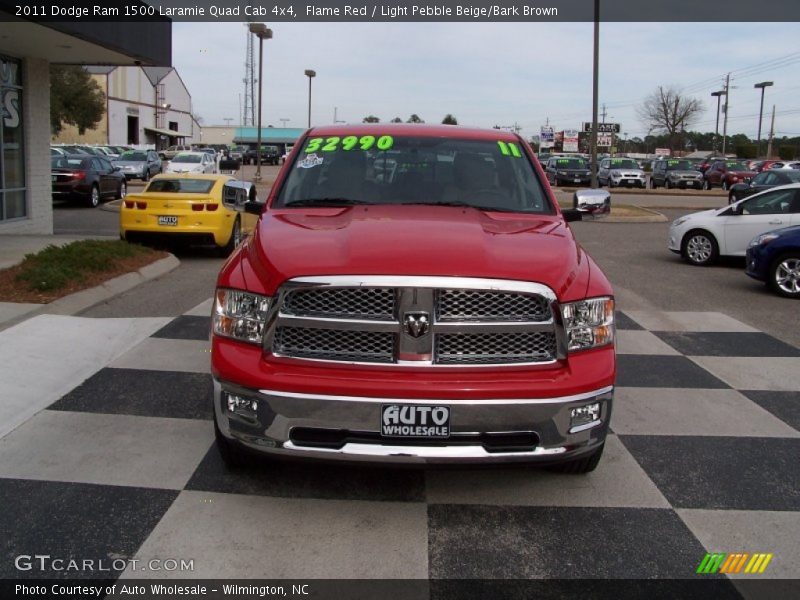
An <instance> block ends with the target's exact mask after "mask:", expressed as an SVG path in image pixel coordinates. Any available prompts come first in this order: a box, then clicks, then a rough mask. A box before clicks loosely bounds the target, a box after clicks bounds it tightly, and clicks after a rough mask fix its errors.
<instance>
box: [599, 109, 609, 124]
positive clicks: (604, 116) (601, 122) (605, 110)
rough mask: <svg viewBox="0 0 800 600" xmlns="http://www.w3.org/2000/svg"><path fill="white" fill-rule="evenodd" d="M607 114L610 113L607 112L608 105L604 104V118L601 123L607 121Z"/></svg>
mask: <svg viewBox="0 0 800 600" xmlns="http://www.w3.org/2000/svg"><path fill="white" fill-rule="evenodd" d="M606 114H608V113H607V112H606V105H605V104H603V120H602V121H600V122H601V123H605V122H606Z"/></svg>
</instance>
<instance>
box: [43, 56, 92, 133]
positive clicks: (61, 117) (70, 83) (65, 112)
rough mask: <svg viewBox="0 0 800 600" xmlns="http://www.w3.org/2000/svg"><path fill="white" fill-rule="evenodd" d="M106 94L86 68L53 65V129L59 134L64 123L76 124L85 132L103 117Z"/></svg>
mask: <svg viewBox="0 0 800 600" xmlns="http://www.w3.org/2000/svg"><path fill="white" fill-rule="evenodd" d="M105 109H106V97H105V94H104V93H103V90H102V89H100V86H99V85H98V84H97V82H96V81H95V80H94V79H92V76H91V75H89V73H87V72H86V70H85V69H84V68H83V67H80V66H77V65H51V66H50V129H51V130H52V133H53V135H58V134H59V133H61V130H62V129H63V128H64V125H74V126H75V127H77V128H78V133H79V134H80V135H83V134H84V133H85V132H86V130H87V129H91V128H93V127H94V126H95V125H97V124H98V123H99V122H100V119H102V118H103V114H104V113H105Z"/></svg>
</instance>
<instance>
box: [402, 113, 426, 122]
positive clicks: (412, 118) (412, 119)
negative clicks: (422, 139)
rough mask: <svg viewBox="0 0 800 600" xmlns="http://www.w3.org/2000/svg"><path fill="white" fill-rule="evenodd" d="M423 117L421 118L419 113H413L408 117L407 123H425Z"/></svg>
mask: <svg viewBox="0 0 800 600" xmlns="http://www.w3.org/2000/svg"><path fill="white" fill-rule="evenodd" d="M424 122H425V121H423V120H422V119H420V118H419V115H411V116H410V117H408V121H406V123H424Z"/></svg>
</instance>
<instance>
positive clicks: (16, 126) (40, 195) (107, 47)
mask: <svg viewBox="0 0 800 600" xmlns="http://www.w3.org/2000/svg"><path fill="white" fill-rule="evenodd" d="M13 6H14V5H13V3H10V2H7V1H6V0H0V21H2V32H1V33H0V107H1V108H2V119H0V234H51V233H52V232H53V207H52V196H51V181H50V180H51V176H50V141H51V132H50V93H49V90H50V74H49V73H50V64H53V63H58V64H78V65H107V66H124V65H128V66H139V65H142V66H153V67H170V66H171V60H172V24H171V22H170V21H167V20H164V21H157V22H147V23H137V22H127V23H102V24H100V23H86V22H64V23H45V22H40V21H36V20H24V19H17V18H15V17H13V16H12V14H13V11H14V8H13ZM169 70H170V71H172V70H171V69H169ZM142 108H143V107H142ZM176 118H177V117H176ZM126 123H127V121H126ZM140 123H141V124H142V126H143V125H144V123H143V120H142V121H141V122H140ZM165 123H166V126H165V127H164V129H165V130H170V129H171V127H170V121H169V120H166V121H165ZM177 123H178V125H177V127H178V128H180V127H181V126H183V127H184V128H187V127H188V129H189V131H191V125H190V123H189V122H188V121H187V122H185V124H184V123H183V122H182V121H180V120H177ZM151 129H160V128H159V127H155V126H153V127H151ZM154 135H159V132H158V131H155V132H154Z"/></svg>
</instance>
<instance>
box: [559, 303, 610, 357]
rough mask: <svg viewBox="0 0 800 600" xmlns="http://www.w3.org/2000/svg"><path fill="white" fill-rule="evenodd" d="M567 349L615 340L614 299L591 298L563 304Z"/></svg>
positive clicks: (594, 345)
mask: <svg viewBox="0 0 800 600" xmlns="http://www.w3.org/2000/svg"><path fill="white" fill-rule="evenodd" d="M561 317H562V319H563V321H564V328H565V330H566V333H567V350H568V351H572V350H586V349H588V348H596V347H598V346H605V345H606V344H611V343H613V342H614V299H613V298H609V297H607V296H606V297H601V298H589V299H587V300H580V301H578V302H568V303H566V304H562V305H561Z"/></svg>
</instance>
